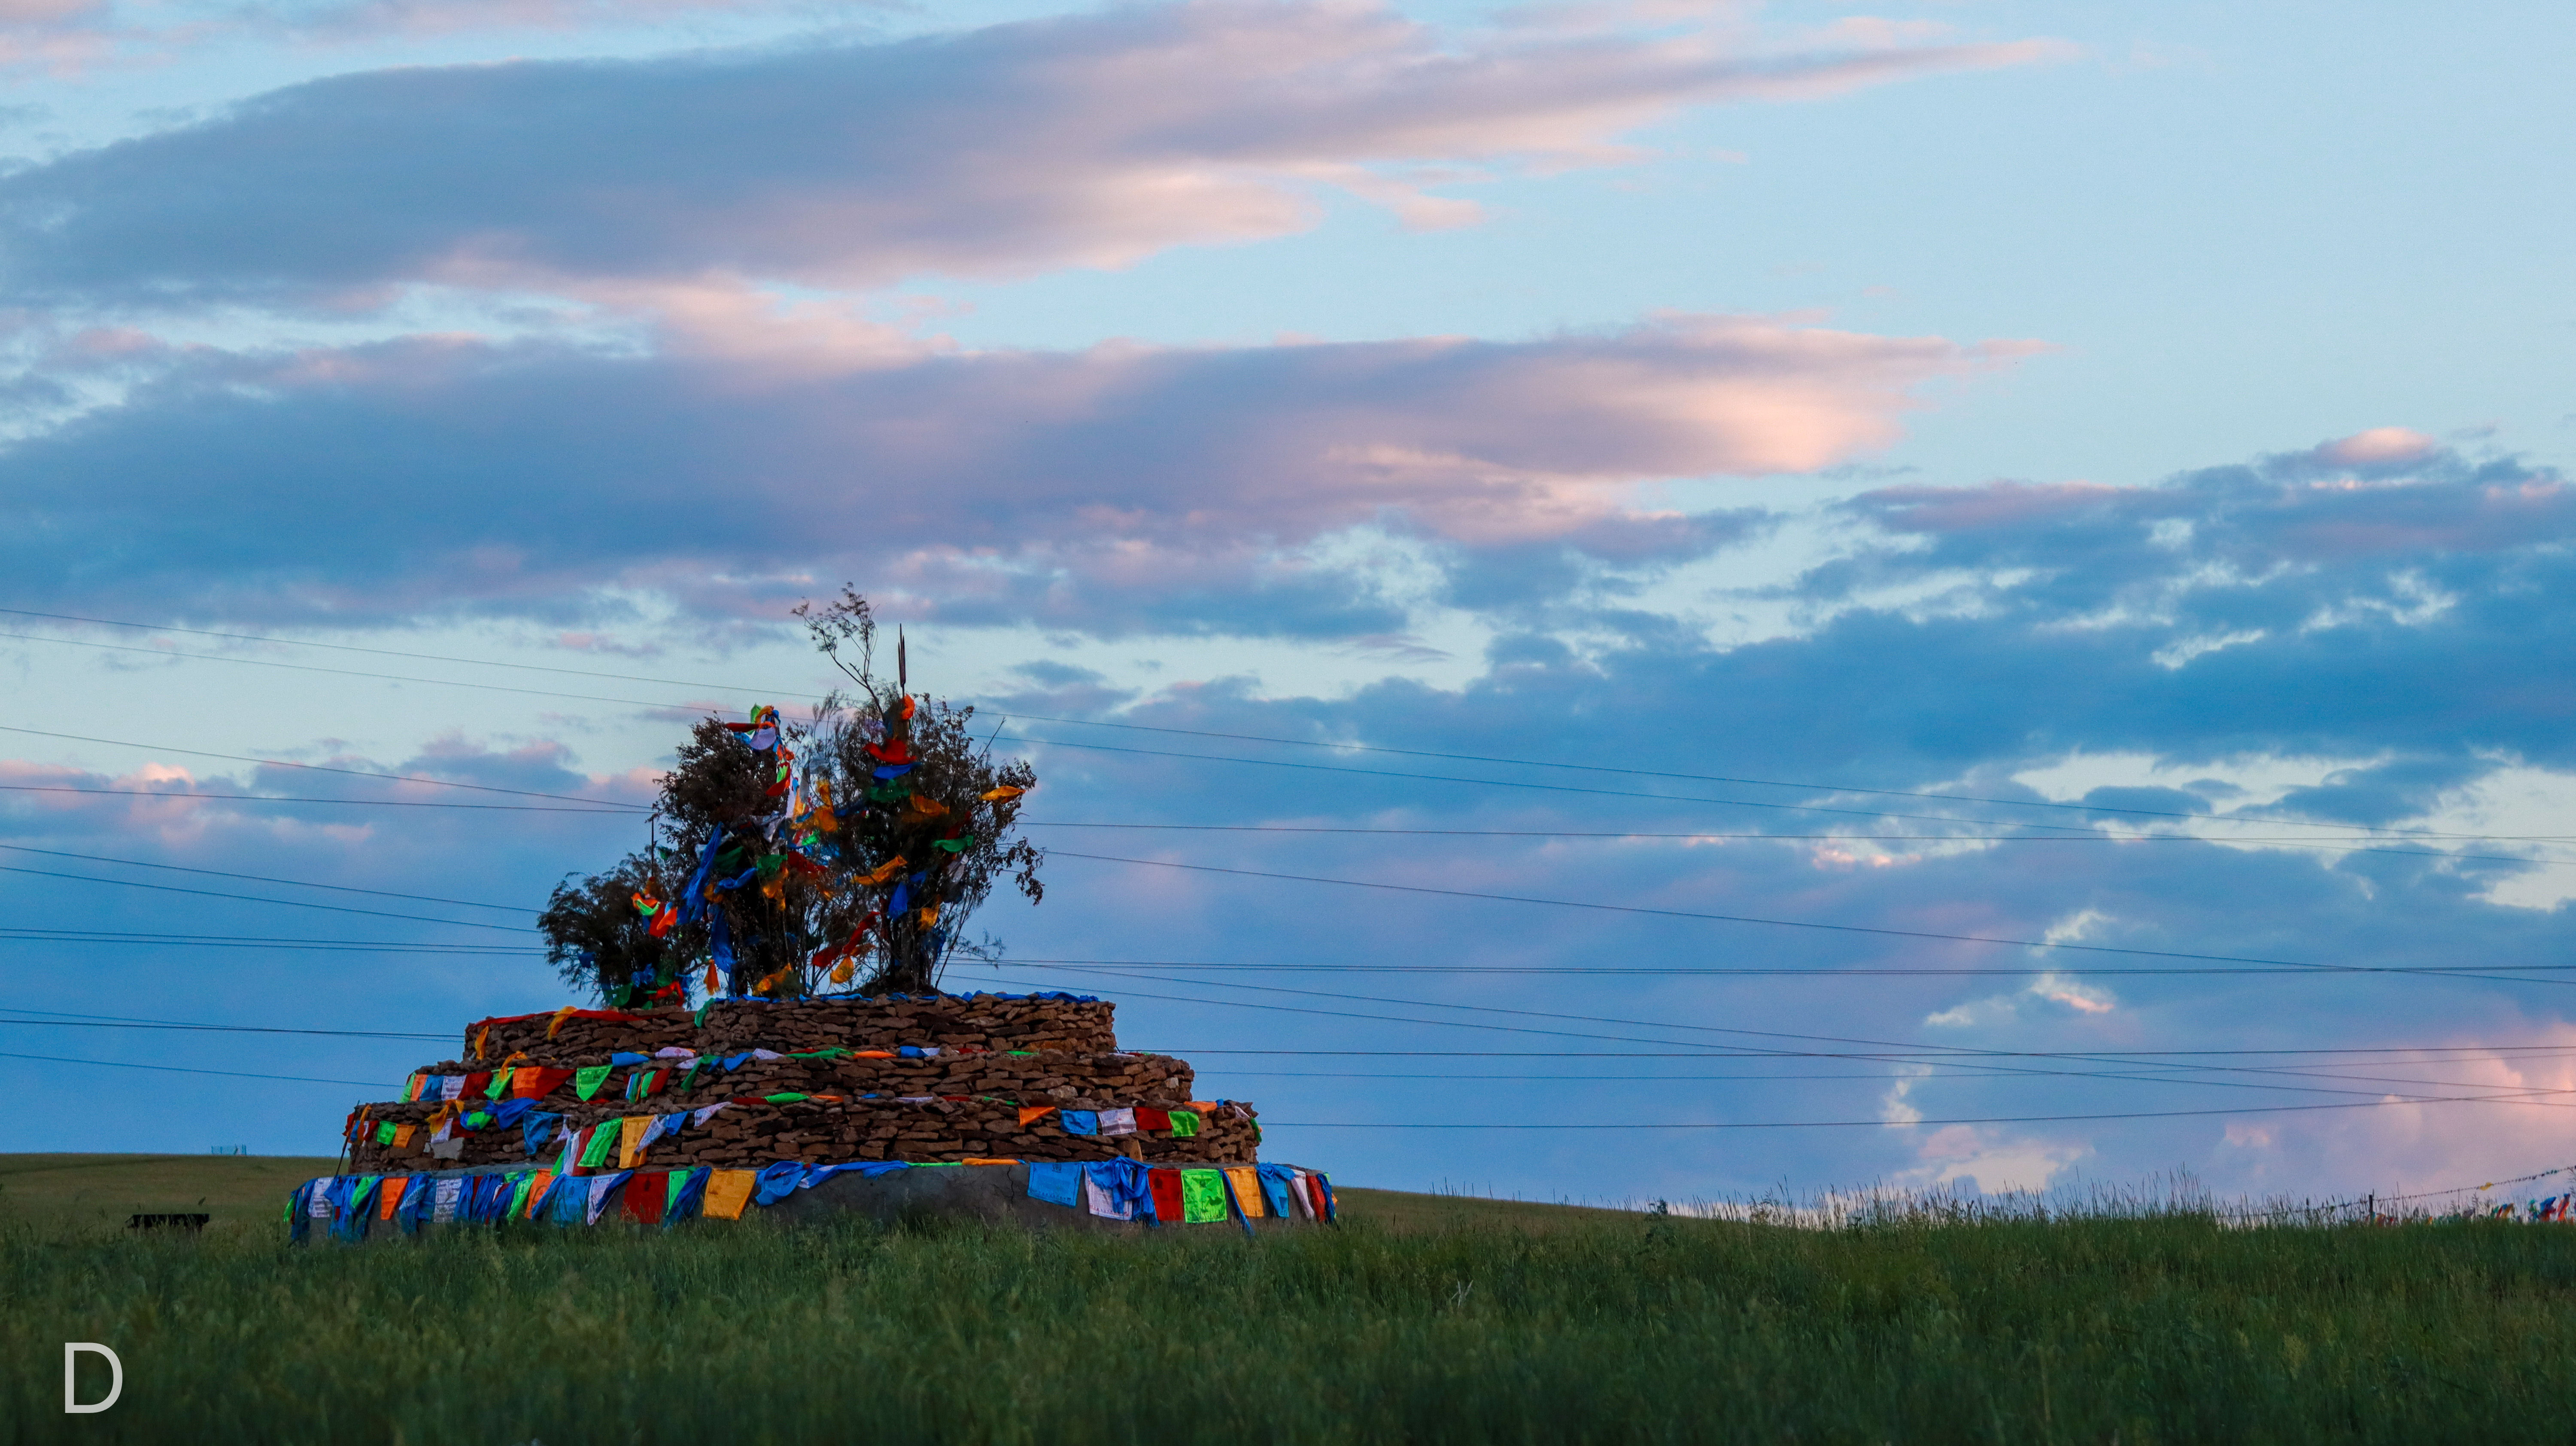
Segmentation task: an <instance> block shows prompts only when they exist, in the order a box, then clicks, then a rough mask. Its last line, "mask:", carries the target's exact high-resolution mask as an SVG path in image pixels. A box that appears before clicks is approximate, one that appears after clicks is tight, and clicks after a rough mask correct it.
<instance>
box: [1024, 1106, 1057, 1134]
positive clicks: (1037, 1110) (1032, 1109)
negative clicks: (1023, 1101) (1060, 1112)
mask: <svg viewBox="0 0 2576 1446" xmlns="http://www.w3.org/2000/svg"><path fill="white" fill-rule="evenodd" d="M1056 1108H1057V1107H1056V1106H1054V1105H1022V1106H1020V1127H1021V1128H1022V1129H1026V1128H1028V1127H1029V1126H1030V1125H1033V1124H1035V1123H1037V1122H1038V1121H1040V1120H1043V1119H1045V1118H1046V1117H1047V1116H1049V1115H1051V1114H1054V1113H1055V1112H1056Z"/></svg>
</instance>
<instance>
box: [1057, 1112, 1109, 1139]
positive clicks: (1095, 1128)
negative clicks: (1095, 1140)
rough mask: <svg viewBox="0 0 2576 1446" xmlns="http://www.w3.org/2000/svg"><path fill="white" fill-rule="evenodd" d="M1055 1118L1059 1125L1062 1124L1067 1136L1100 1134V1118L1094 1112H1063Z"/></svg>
mask: <svg viewBox="0 0 2576 1446" xmlns="http://www.w3.org/2000/svg"><path fill="white" fill-rule="evenodd" d="M1056 1118H1057V1120H1058V1121H1059V1122H1060V1123H1061V1124H1063V1126H1064V1132H1065V1133H1066V1134H1068V1135H1096V1134H1099V1133H1100V1116H1099V1115H1098V1113H1096V1112H1094V1111H1091V1110H1065V1111H1063V1112H1062V1113H1060V1114H1059V1115H1058V1116H1057V1117H1056Z"/></svg>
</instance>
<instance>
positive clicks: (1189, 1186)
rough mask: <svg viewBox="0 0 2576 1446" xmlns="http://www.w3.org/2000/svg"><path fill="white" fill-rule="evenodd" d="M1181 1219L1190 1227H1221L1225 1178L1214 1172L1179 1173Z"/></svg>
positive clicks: (1222, 1222)
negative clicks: (1190, 1225)
mask: <svg viewBox="0 0 2576 1446" xmlns="http://www.w3.org/2000/svg"><path fill="white" fill-rule="evenodd" d="M1181 1219H1182V1220H1184V1221H1186V1222H1187V1223H1189V1224H1192V1225H1223V1224H1224V1223H1225V1177H1224V1176H1223V1175H1220V1174H1218V1173H1217V1172H1216V1171H1214V1170H1183V1171H1181Z"/></svg>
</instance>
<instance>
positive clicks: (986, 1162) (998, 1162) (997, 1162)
mask: <svg viewBox="0 0 2576 1446" xmlns="http://www.w3.org/2000/svg"><path fill="white" fill-rule="evenodd" d="M957 1163H958V1164H960V1165H1016V1164H1018V1163H1020V1162H1019V1161H1017V1160H976V1159H965V1160H960V1161H958V1162H957Z"/></svg>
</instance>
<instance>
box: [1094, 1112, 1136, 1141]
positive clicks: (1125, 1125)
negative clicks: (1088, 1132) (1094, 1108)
mask: <svg viewBox="0 0 2576 1446" xmlns="http://www.w3.org/2000/svg"><path fill="white" fill-rule="evenodd" d="M1100 1133H1102V1134H1104V1135H1132V1134H1134V1133H1136V1112H1135V1111H1134V1110H1132V1109H1115V1110H1102V1111H1101V1112H1100Z"/></svg>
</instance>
